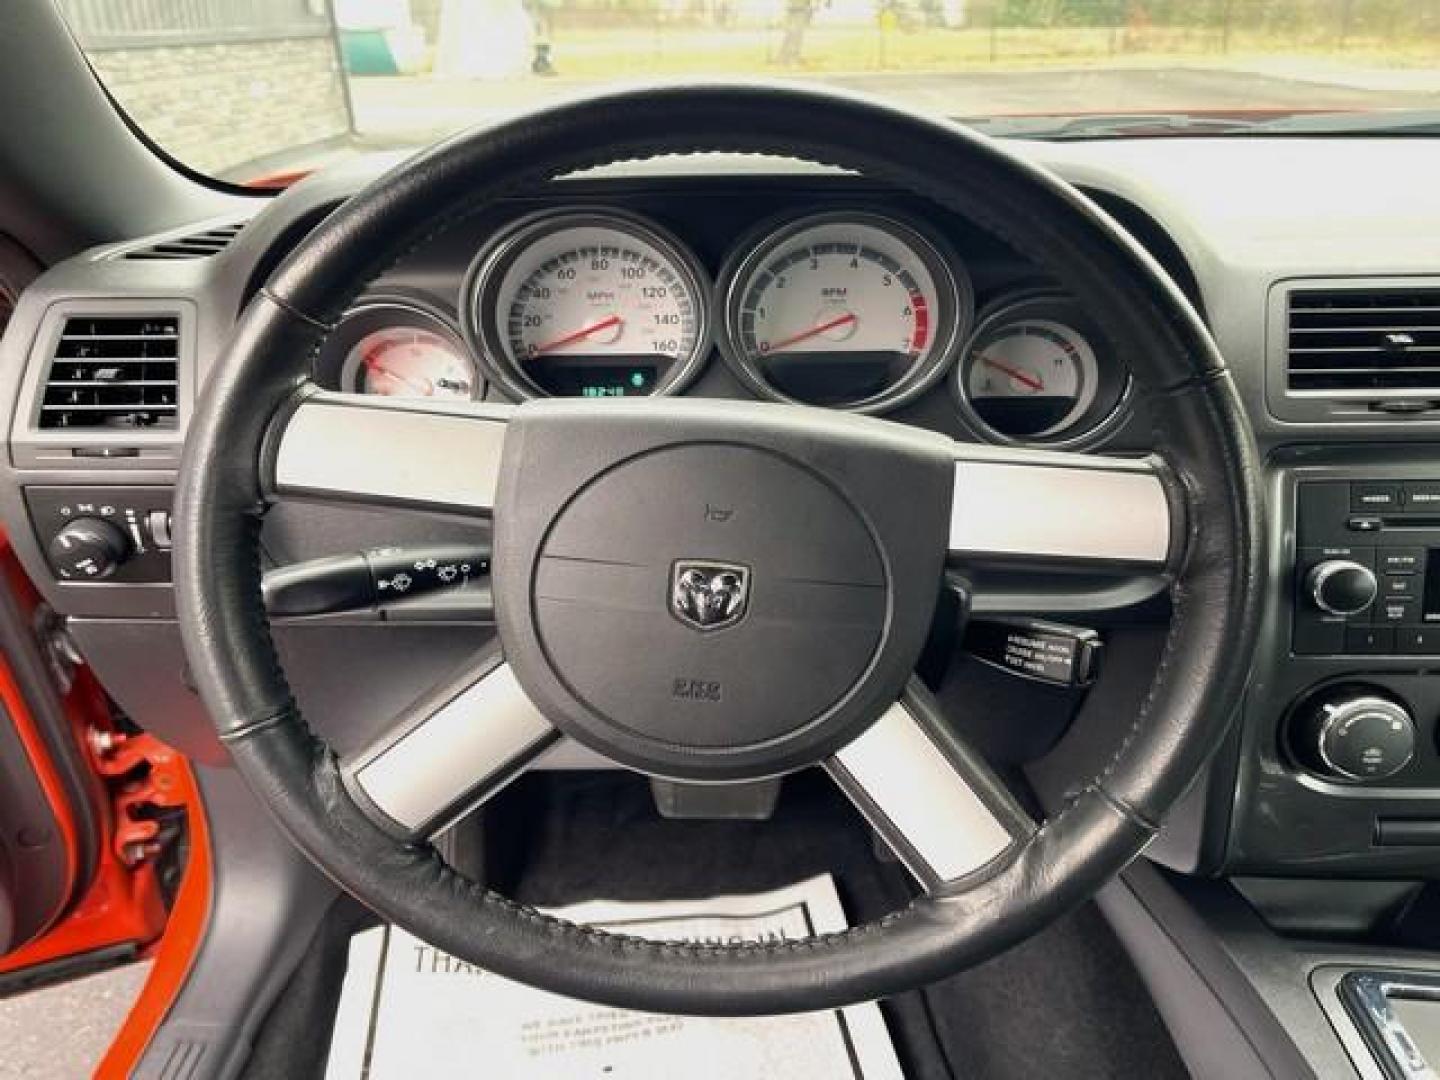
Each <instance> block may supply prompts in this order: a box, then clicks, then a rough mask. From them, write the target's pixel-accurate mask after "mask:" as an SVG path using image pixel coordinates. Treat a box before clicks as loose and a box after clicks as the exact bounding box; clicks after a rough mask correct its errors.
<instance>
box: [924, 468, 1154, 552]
mask: <svg viewBox="0 0 1440 1080" xmlns="http://www.w3.org/2000/svg"><path fill="white" fill-rule="evenodd" d="M1180 525H1181V523H1180V522H1179V521H1177V520H1176V511H1175V508H1174V506H1173V505H1172V500H1171V499H1170V498H1169V496H1168V495H1167V493H1166V490H1165V485H1164V483H1163V482H1162V479H1161V472H1160V465H1159V463H1158V461H1156V460H1154V459H1124V458H1104V457H1093V456H1089V455H1080V454H1067V453H1059V452H1055V451H1048V450H1033V449H1025V448H1019V447H989V446H972V445H964V446H962V445H958V444H957V446H956V456H955V494H954V501H953V503H952V508H951V517H950V542H949V557H950V561H951V562H952V563H958V564H963V565H972V564H986V563H991V564H994V563H1011V564H1024V565H1026V566H1032V567H1036V568H1044V567H1052V568H1056V569H1067V570H1077V569H1079V570H1084V569H1106V570H1129V571H1145V570H1150V571H1156V570H1161V569H1164V568H1165V567H1167V566H1168V565H1169V564H1170V563H1171V561H1172V556H1173V552H1174V551H1175V550H1176V548H1177V546H1178V545H1177V540H1176V538H1177V537H1178V536H1179V533H1180Z"/></svg>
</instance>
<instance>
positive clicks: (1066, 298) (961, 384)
mask: <svg viewBox="0 0 1440 1080" xmlns="http://www.w3.org/2000/svg"><path fill="white" fill-rule="evenodd" d="M1057 309H1060V310H1062V311H1063V312H1064V314H1063V315H1057V314H1056V313H1055V312H1056V310H1057ZM1035 312H1039V313H1040V314H1035ZM1022 320H1040V321H1048V322H1055V323H1060V324H1062V325H1065V326H1068V327H1070V328H1071V329H1072V330H1075V331H1076V332H1077V333H1078V334H1080V336H1081V337H1083V338H1084V339H1085V341H1086V343H1087V344H1088V345H1089V346H1090V350H1091V352H1093V353H1094V354H1095V367H1096V371H1097V373H1098V374H1097V378H1098V385H1097V386H1096V391H1095V399H1094V401H1093V402H1092V403H1091V405H1090V406H1089V407H1088V408H1087V409H1086V411H1085V412H1083V413H1081V415H1080V416H1079V417H1077V418H1076V419H1075V421H1074V422H1073V423H1071V424H1070V425H1069V426H1068V427H1066V428H1065V429H1063V430H1062V431H1061V432H1060V434H1058V435H1057V436H1046V437H1039V438H1035V437H1031V438H1024V437H1016V436H1014V435H1008V434H1006V433H1005V432H1003V431H1000V430H998V429H997V428H993V427H991V426H990V425H989V424H988V423H986V422H985V420H983V419H982V418H981V417H980V414H979V412H977V411H976V408H975V405H974V403H973V402H972V401H971V400H970V390H969V387H968V386H967V385H966V383H967V378H966V377H967V375H968V373H969V368H970V356H971V353H972V352H973V351H974V349H975V346H976V344H977V343H978V342H980V341H981V340H982V339H984V338H985V337H986V336H987V335H989V334H991V333H993V331H994V330H995V329H996V328H997V327H1002V326H1004V325H1005V324H1006V323H1011V322H1019V321H1022ZM1092 331H1093V332H1092ZM949 383H950V390H951V396H952V397H953V398H954V400H955V403H956V405H957V406H958V408H959V413H960V420H961V422H962V423H963V424H964V425H965V427H966V428H967V430H969V431H970V433H971V434H972V435H975V436H976V437H977V438H980V439H983V440H984V441H986V442H990V443H995V444H997V445H1000V446H1030V447H1037V448H1041V449H1045V450H1082V449H1090V448H1093V447H1095V446H1098V445H1100V444H1102V443H1104V442H1105V441H1106V440H1107V439H1108V438H1109V437H1110V436H1112V435H1113V434H1114V433H1115V431H1116V430H1117V429H1118V428H1119V427H1120V426H1121V425H1122V424H1123V423H1124V421H1125V419H1126V418H1127V417H1128V416H1129V415H1130V406H1131V403H1132V400H1133V398H1134V392H1135V380H1134V377H1133V376H1132V375H1131V373H1130V369H1129V368H1128V367H1127V366H1126V365H1125V364H1124V362H1123V361H1121V360H1120V359H1119V358H1117V357H1116V356H1115V355H1114V353H1113V351H1112V350H1111V348H1110V344H1109V341H1108V339H1107V338H1106V336H1105V334H1104V332H1103V331H1102V330H1101V328H1100V327H1099V326H1097V325H1096V324H1095V322H1094V320H1093V319H1091V318H1090V317H1089V315H1087V314H1086V312H1085V309H1084V308H1083V307H1081V305H1080V302H1079V301H1078V300H1076V299H1075V298H1074V297H1073V296H1070V295H1068V294H1066V293H1063V292H1056V291H1055V290H1053V289H1032V290H1025V291H1021V292H1012V293H1007V294H1005V295H1004V296H1001V297H998V298H996V299H995V300H993V301H991V302H990V303H988V304H986V305H985V307H984V308H982V309H981V311H980V314H979V317H978V318H977V319H976V320H975V328H974V329H973V330H972V331H971V332H970V334H969V336H967V337H966V339H965V341H964V343H963V344H962V345H961V347H960V351H959V354H958V356H957V357H956V360H955V368H954V370H953V371H952V372H951V374H950V378H949ZM1107 388H1108V390H1107Z"/></svg>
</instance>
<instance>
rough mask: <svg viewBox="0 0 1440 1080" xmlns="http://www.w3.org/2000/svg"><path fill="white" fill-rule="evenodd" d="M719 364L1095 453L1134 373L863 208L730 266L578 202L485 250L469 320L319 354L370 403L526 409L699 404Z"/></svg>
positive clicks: (759, 237)
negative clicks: (698, 388) (413, 400)
mask: <svg viewBox="0 0 1440 1080" xmlns="http://www.w3.org/2000/svg"><path fill="white" fill-rule="evenodd" d="M714 352H718V353H719V354H720V357H721V358H722V360H723V362H724V363H725V364H726V365H727V366H728V368H729V370H730V371H731V372H732V373H733V375H734V376H735V378H736V379H737V380H738V381H739V382H740V383H742V384H743V385H744V386H745V387H747V388H748V389H749V390H750V391H752V392H753V393H755V394H756V395H758V396H760V397H762V398H768V399H771V400H775V401H784V402H791V403H800V404H806V405H815V406H822V407H827V408H835V409H845V410H850V411H855V412H864V413H878V412H885V411H888V410H891V409H895V408H897V407H899V406H901V405H903V404H905V403H906V402H909V401H912V400H914V399H915V398H917V397H919V396H920V395H921V394H923V393H925V392H926V391H927V390H929V389H930V388H932V387H934V386H936V385H937V384H939V383H940V382H942V381H945V382H947V383H948V384H949V387H950V392H951V395H952V397H953V399H954V404H955V408H956V411H957V414H958V416H959V419H960V420H961V421H962V422H963V423H964V425H965V426H966V427H968V428H970V429H971V430H972V431H973V433H974V434H975V435H977V436H978V437H980V438H983V439H987V440H990V441H993V442H1014V443H1024V444H1034V445H1044V446H1078V445H1086V444H1090V443H1093V442H1094V441H1095V440H1097V439H1099V438H1100V437H1102V436H1103V435H1104V434H1106V433H1107V432H1108V431H1110V430H1112V429H1113V428H1114V427H1115V426H1116V424H1117V423H1118V422H1119V420H1120V419H1121V418H1123V415H1124V413H1125V407H1126V404H1127V402H1128V397H1129V390H1130V377H1129V373H1128V371H1127V369H1126V367H1125V365H1124V364H1123V363H1122V362H1121V361H1120V359H1119V358H1118V357H1116V356H1115V355H1114V354H1113V352H1112V351H1111V350H1110V349H1109V348H1108V346H1107V344H1106V342H1105V338H1104V335H1103V334H1102V333H1101V332H1100V329H1099V328H1098V327H1097V326H1095V325H1094V324H1093V323H1092V321H1091V320H1090V319H1089V318H1088V316H1087V315H1086V313H1085V311H1084V310H1083V308H1082V307H1081V306H1080V305H1079V304H1078V303H1076V302H1075V301H1074V300H1073V299H1071V298H1069V297H1068V296H1065V295H1063V294H1060V293H1055V292H1045V291H1038V292H1037V291H1009V292H1004V293H1002V294H1001V295H998V296H996V297H994V298H993V299H991V301H990V302H989V303H987V304H986V305H985V306H984V307H982V308H980V309H979V310H978V311H977V306H976V299H975V289H974V287H973V285H972V283H971V278H970V274H969V271H968V269H967V267H966V265H965V263H964V261H963V260H962V259H961V257H960V255H959V253H958V252H957V251H956V250H954V248H953V246H952V245H951V244H950V243H949V242H948V241H947V240H946V238H945V237H944V236H942V235H940V234H939V233H938V232H936V231H935V230H934V229H932V228H930V227H929V226H928V225H927V224H926V223H924V222H922V221H919V220H914V219H911V218H909V217H907V216H903V215H900V214H895V213H892V212H890V211H888V210H879V209H874V208H871V207H869V206H857V207H854V208H847V209H827V210H824V211H819V212H813V213H798V214H791V215H787V216H785V217H784V218H781V219H778V220H774V219H772V220H771V221H768V222H766V223H765V224H763V225H762V226H761V227H759V228H758V229H756V230H755V231H753V232H752V233H750V234H748V235H745V236H742V237H741V238H740V239H739V240H738V241H736V242H735V243H734V244H733V247H732V250H731V251H730V252H729V254H728V255H726V256H725V257H724V258H723V259H722V260H720V261H719V262H718V264H717V265H716V266H715V273H714V275H713V277H712V275H711V273H710V271H709V269H707V265H706V263H705V262H704V261H703V260H702V259H701V258H700V257H698V256H697V254H696V253H695V252H694V251H692V250H691V249H690V248H689V247H687V246H686V244H685V243H684V242H682V241H681V240H680V239H679V238H678V237H676V236H675V235H674V234H673V233H671V232H670V231H669V230H667V229H666V228H664V227H663V226H662V225H660V224H659V223H658V222H655V221H653V220H650V219H649V218H647V217H645V216H642V215H640V214H636V213H632V212H630V211H628V210H620V209H609V208H595V207H576V208H560V209H553V210H545V211H541V212H538V213H533V214H530V215H528V216H525V217H522V218H520V219H519V220H516V221H514V222H512V223H510V224H509V225H508V226H506V227H505V228H503V229H502V230H501V231H499V232H498V233H497V234H496V235H494V236H492V237H491V238H490V239H489V241H488V242H487V243H485V244H484V246H483V247H482V249H481V250H480V251H479V252H478V254H476V255H475V257H474V258H473V260H472V261H471V262H470V264H469V268H468V270H467V272H466V273H465V276H464V279H463V282H462V284H461V287H460V290H459V304H458V311H457V312H456V313H454V314H451V313H449V312H447V311H444V310H442V309H440V308H439V307H436V306H435V305H434V304H433V303H431V302H429V301H426V300H423V299H421V298H418V297H412V296H408V295H385V296H378V297H372V298H368V299H367V300H366V301H365V302H364V303H362V304H360V305H358V306H356V307H355V308H354V309H352V310H351V311H350V312H349V313H348V314H347V316H346V317H345V318H344V319H343V320H342V322H341V323H340V325H339V326H338V327H337V328H336V331H335V332H334V333H333V334H332V335H331V338H330V340H329V341H328V342H327V344H326V346H325V347H324V349H323V350H322V354H321V357H320V367H321V370H322V373H323V372H327V371H328V372H329V373H330V375H331V378H332V380H333V384H334V385H337V386H339V387H340V388H341V389H344V390H347V391H352V392H356V393H369V394H386V395H392V396H405V397H458V398H475V399H478V398H481V397H483V396H484V395H485V393H486V392H487V384H488V386H489V387H490V388H492V389H493V390H494V391H495V392H497V393H498V394H499V395H500V396H503V397H506V398H509V399H511V400H524V399H526V398H532V397H544V396H560V397H590V398H608V397H632V396H646V395H663V394H676V393H681V392H683V391H684V390H685V389H686V388H687V387H688V386H690V385H691V383H692V382H693V381H694V380H695V379H696V378H697V377H698V376H699V375H700V373H701V371H702V369H703V368H704V367H705V365H706V363H707V361H708V360H709V359H710V358H711V355H712V353H714Z"/></svg>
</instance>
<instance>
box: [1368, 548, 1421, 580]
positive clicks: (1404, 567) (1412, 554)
mask: <svg viewBox="0 0 1440 1080" xmlns="http://www.w3.org/2000/svg"><path fill="white" fill-rule="evenodd" d="M1424 561H1425V549H1424V548H1410V547H1407V548H1381V549H1380V555H1379V565H1378V569H1379V570H1380V572H1381V573H1384V574H1415V573H1419V571H1420V568H1421V564H1422V563H1423V562H1424Z"/></svg>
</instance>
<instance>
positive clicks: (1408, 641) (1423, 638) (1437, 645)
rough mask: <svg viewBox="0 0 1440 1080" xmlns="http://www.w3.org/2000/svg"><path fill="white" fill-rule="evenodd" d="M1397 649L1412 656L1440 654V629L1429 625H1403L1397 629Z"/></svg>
mask: <svg viewBox="0 0 1440 1080" xmlns="http://www.w3.org/2000/svg"><path fill="white" fill-rule="evenodd" d="M1395 651H1396V652H1400V653H1406V654H1409V655H1411V656H1417V655H1418V656H1434V655H1436V654H1440V630H1436V629H1433V628H1431V627H1428V626H1402V627H1400V628H1398V629H1397V630H1396V631H1395Z"/></svg>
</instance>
